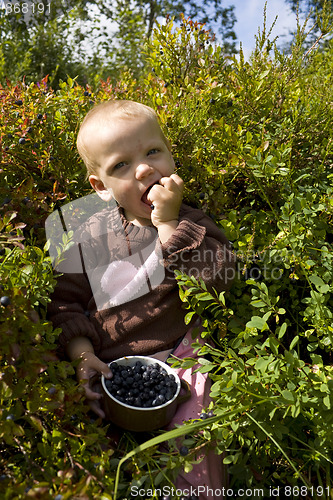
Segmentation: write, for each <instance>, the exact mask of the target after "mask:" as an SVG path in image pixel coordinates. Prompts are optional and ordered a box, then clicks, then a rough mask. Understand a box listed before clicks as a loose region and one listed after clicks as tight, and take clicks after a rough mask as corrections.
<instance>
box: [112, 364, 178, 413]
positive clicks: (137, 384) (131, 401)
mask: <svg viewBox="0 0 333 500" xmlns="http://www.w3.org/2000/svg"><path fill="white" fill-rule="evenodd" d="M110 368H111V370H112V371H113V373H114V377H113V378H112V379H111V380H108V381H106V387H107V389H108V390H109V392H110V393H111V394H112V395H113V396H114V397H115V398H117V399H118V400H119V401H123V402H125V403H126V404H128V405H131V406H136V407H141V408H142V407H143V408H149V407H151V406H159V405H161V404H164V403H165V402H166V401H168V400H169V399H172V398H173V397H174V394H175V391H176V389H177V384H176V383H175V377H174V376H173V375H171V376H170V377H169V375H168V372H167V371H166V370H165V369H163V368H162V367H161V366H160V365H159V364H158V363H154V364H153V365H149V366H144V365H143V364H142V363H141V362H140V361H138V362H136V364H135V365H134V366H131V367H130V366H128V367H125V366H120V365H118V364H117V363H116V362H113V363H111V364H110ZM167 385H168V387H166V386H167Z"/></svg>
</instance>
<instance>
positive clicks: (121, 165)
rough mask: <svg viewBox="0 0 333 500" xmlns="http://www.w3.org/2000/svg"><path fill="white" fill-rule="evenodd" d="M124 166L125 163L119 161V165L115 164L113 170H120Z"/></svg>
mask: <svg viewBox="0 0 333 500" xmlns="http://www.w3.org/2000/svg"><path fill="white" fill-rule="evenodd" d="M125 165H126V162H125V161H120V162H119V163H117V164H116V165H115V166H114V167H113V170H119V169H120V168H122V167H124V166H125Z"/></svg>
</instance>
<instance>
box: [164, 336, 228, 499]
mask: <svg viewBox="0 0 333 500" xmlns="http://www.w3.org/2000/svg"><path fill="white" fill-rule="evenodd" d="M191 332H192V330H190V331H189V332H188V333H187V334H186V335H185V337H184V338H183V339H182V341H181V343H180V344H179V346H177V348H176V349H175V351H174V352H173V354H174V355H175V356H176V357H177V358H185V357H193V358H195V357H196V355H195V354H194V353H193V349H192V348H191V344H192V343H193V339H192V335H191ZM200 341H202V343H204V341H203V340H202V339H201V337H200V338H199V342H200ZM167 361H168V363H170V364H172V357H170V358H168V360H167ZM196 368H197V366H194V367H193V368H190V369H187V370H183V369H181V368H179V369H176V372H177V373H178V376H179V378H180V379H183V380H186V382H188V383H189V385H190V387H191V398H190V399H189V400H188V401H186V402H185V403H182V404H180V405H179V407H178V409H177V412H176V414H175V416H174V417H173V419H172V421H171V422H170V424H169V425H168V427H167V430H171V429H172V428H173V427H174V425H175V424H182V423H183V421H184V420H189V419H195V418H198V417H199V415H200V414H201V413H202V412H203V411H204V409H205V408H206V407H207V406H208V405H209V403H210V401H211V399H210V397H209V392H210V386H211V380H210V378H209V376H208V374H206V373H200V372H196V373H193V371H194V370H195V369H196ZM199 486H200V488H199V490H198V487H199ZM226 486H227V484H226V473H225V470H224V466H223V464H222V455H217V454H216V453H215V452H214V450H213V449H211V450H205V451H204V458H203V460H202V461H201V462H200V463H199V464H196V465H193V469H192V471H191V472H188V473H184V472H182V473H180V474H179V476H178V478H177V480H176V483H175V487H176V488H177V489H179V490H181V491H184V492H185V491H186V492H187V491H189V494H188V495H189V496H190V495H196V496H198V498H200V500H213V499H214V498H222V493H221V490H222V488H223V487H226ZM198 493H199V494H198Z"/></svg>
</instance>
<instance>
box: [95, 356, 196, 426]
mask: <svg viewBox="0 0 333 500" xmlns="http://www.w3.org/2000/svg"><path fill="white" fill-rule="evenodd" d="M109 367H110V369H111V371H112V374H113V377H112V378H111V379H106V378H105V377H104V376H103V375H102V377H101V382H102V388H103V392H104V398H103V403H104V404H103V406H104V411H105V415H106V418H107V419H108V420H110V421H111V422H113V423H114V424H116V425H118V426H119V427H121V428H123V429H126V430H129V431H134V432H149V431H153V430H156V429H160V428H162V427H164V426H166V425H167V424H168V423H169V422H170V421H171V420H172V417H173V416H174V414H175V412H176V410H177V407H178V405H179V404H181V403H183V402H185V401H187V400H188V399H189V398H190V397H191V391H190V387H189V385H188V384H187V383H186V382H185V381H183V380H180V378H179V377H178V375H177V373H176V372H175V371H174V370H173V369H172V368H171V367H170V366H168V365H167V364H166V363H163V362H162V361H159V360H157V359H154V358H150V357H148V356H127V357H123V358H119V359H116V360H114V361H112V362H111V363H109Z"/></svg>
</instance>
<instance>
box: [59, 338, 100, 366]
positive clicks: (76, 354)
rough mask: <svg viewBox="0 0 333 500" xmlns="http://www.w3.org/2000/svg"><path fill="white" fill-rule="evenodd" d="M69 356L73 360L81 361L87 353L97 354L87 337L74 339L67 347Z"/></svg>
mask: <svg viewBox="0 0 333 500" xmlns="http://www.w3.org/2000/svg"><path fill="white" fill-rule="evenodd" d="M66 353H67V356H68V357H69V358H70V359H71V360H72V361H74V360H76V359H81V358H82V357H84V355H85V354H86V353H91V354H95V351H94V348H93V345H92V343H91V342H90V340H89V339H88V338H87V337H74V338H73V339H72V340H70V341H69V342H68V344H67V346H66Z"/></svg>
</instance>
